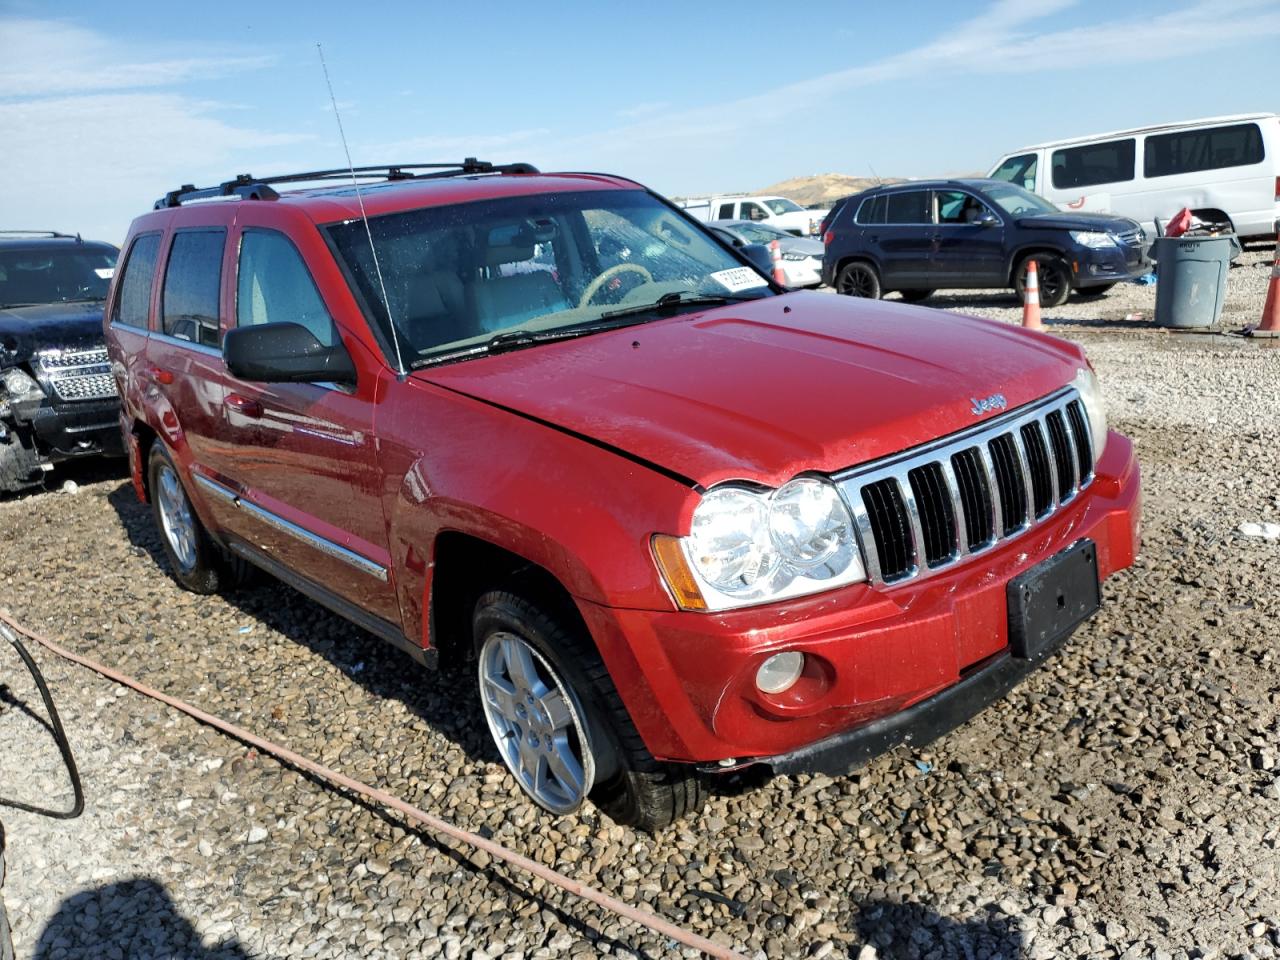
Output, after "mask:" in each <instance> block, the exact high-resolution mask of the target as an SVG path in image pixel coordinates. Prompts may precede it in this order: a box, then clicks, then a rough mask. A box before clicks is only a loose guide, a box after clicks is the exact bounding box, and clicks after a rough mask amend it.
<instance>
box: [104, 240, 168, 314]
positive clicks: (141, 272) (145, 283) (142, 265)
mask: <svg viewBox="0 0 1280 960" xmlns="http://www.w3.org/2000/svg"><path fill="white" fill-rule="evenodd" d="M159 253H160V234H158V233H148V234H146V235H145V236H141V237H138V239H136V240H134V241H133V247H132V248H131V249H130V251H129V259H128V260H127V261H126V262H125V265H124V276H123V277H121V278H120V294H119V296H118V297H117V298H116V309H115V312H114V313H113V314H112V315H111V321H112V322H113V323H122V324H124V325H125V326H129V327H140V328H142V329H144V330H145V329H146V328H147V315H148V313H149V312H150V310H151V281H152V280H153V279H155V275H156V257H157V255H158V254H159Z"/></svg>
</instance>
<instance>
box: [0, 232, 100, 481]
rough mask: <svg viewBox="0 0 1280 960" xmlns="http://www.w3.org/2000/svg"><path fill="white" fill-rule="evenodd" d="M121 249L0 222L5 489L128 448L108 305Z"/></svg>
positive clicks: (0, 430) (0, 454)
mask: <svg viewBox="0 0 1280 960" xmlns="http://www.w3.org/2000/svg"><path fill="white" fill-rule="evenodd" d="M119 252H120V251H119V250H117V249H116V248H115V247H113V246H112V245H111V244H109V243H91V242H88V241H85V240H82V239H81V238H80V237H79V236H74V237H72V236H68V235H66V234H60V233H52V232H34V231H3V230H0V494H3V493H13V492H16V491H18V490H22V489H24V488H26V487H31V486H37V485H39V484H40V482H41V480H42V478H43V475H44V471H45V470H47V469H48V468H49V467H50V466H51V465H52V464H54V463H56V462H58V461H60V460H67V459H69V458H72V457H82V456H93V455H101V454H106V455H108V456H123V455H124V447H123V442H122V440H121V437H120V424H119V402H118V401H117V399H116V387H115V380H114V379H113V378H112V376H111V368H110V366H109V365H108V363H107V349H106V343H105V341H104V339H103V332H102V311H103V304H104V303H105V301H106V297H107V287H108V286H109V285H110V283H111V277H112V275H113V274H114V272H115V265H116V257H117V256H118V255H119Z"/></svg>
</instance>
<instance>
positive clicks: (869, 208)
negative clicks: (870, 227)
mask: <svg viewBox="0 0 1280 960" xmlns="http://www.w3.org/2000/svg"><path fill="white" fill-rule="evenodd" d="M884 208H885V199H884V194H883V193H882V194H880V196H878V197H870V198H868V199H866V200H863V201H862V205H861V206H860V207H858V216H857V221H858V223H884Z"/></svg>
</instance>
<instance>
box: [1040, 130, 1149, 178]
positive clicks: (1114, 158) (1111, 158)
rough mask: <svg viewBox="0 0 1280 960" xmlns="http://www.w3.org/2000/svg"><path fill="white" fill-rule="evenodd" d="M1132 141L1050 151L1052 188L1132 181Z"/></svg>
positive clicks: (1112, 141)
mask: <svg viewBox="0 0 1280 960" xmlns="http://www.w3.org/2000/svg"><path fill="white" fill-rule="evenodd" d="M1134 153H1135V150H1134V141H1133V140H1132V139H1129V140H1111V141H1108V142H1107V143H1091V144H1089V145H1088V146H1084V147H1068V148H1066V149H1065V150H1055V151H1053V185H1054V186H1055V187H1057V188H1058V189H1059V190H1070V189H1071V188H1073V187H1092V186H1095V185H1096V184H1099V183H1124V182H1126V181H1129V180H1132V179H1133V161H1134Z"/></svg>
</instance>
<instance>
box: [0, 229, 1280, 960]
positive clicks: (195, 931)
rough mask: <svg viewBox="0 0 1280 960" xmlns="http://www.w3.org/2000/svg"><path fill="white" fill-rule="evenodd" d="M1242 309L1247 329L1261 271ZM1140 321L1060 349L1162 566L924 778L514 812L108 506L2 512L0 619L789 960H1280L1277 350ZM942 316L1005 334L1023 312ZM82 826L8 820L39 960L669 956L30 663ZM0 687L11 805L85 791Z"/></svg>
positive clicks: (398, 714) (48, 661)
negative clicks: (1125, 465) (701, 801)
mask: <svg viewBox="0 0 1280 960" xmlns="http://www.w3.org/2000/svg"><path fill="white" fill-rule="evenodd" d="M1242 259H1243V265H1242V266H1240V267H1238V268H1236V269H1235V270H1233V271H1232V275H1231V291H1230V297H1229V301H1228V310H1227V315H1226V317H1225V325H1226V326H1227V327H1228V328H1239V327H1241V326H1244V325H1245V324H1248V323H1253V322H1256V320H1257V317H1258V314H1259V311H1260V309H1261V302H1262V298H1263V296H1264V294H1265V290H1266V285H1267V278H1268V277H1269V273H1270V271H1269V265H1270V263H1269V262H1270V251H1253V252H1250V253H1248V254H1246V255H1245V257H1244V258H1242ZM1154 297H1155V294H1154V288H1150V287H1146V288H1142V287H1122V288H1117V289H1116V290H1115V291H1113V292H1112V293H1111V294H1110V295H1108V296H1106V297H1103V298H1100V299H1094V300H1090V301H1081V302H1078V303H1077V302H1072V303H1070V304H1068V305H1067V306H1066V307H1063V308H1060V309H1055V310H1049V311H1046V314H1047V319H1048V322H1049V325H1050V327H1051V329H1053V330H1054V331H1055V332H1057V333H1060V334H1062V335H1064V336H1067V337H1070V338H1072V339H1078V340H1079V341H1081V342H1083V343H1084V344H1085V345H1086V347H1087V348H1088V350H1089V352H1090V355H1091V357H1092V359H1093V362H1094V364H1095V366H1096V367H1097V368H1098V371H1099V373H1100V375H1101V377H1102V381H1103V383H1104V385H1105V387H1106V390H1107V395H1108V402H1109V406H1110V408H1111V414H1112V421H1113V425H1114V426H1116V427H1117V428H1118V429H1120V430H1122V431H1123V432H1125V433H1127V434H1128V435H1129V436H1131V437H1133V438H1134V440H1135V441H1136V443H1137V445H1138V448H1139V453H1140V456H1141V458H1142V463H1143V468H1144V472H1145V484H1146V494H1145V498H1146V499H1145V502H1146V507H1145V542H1144V548H1143V554H1142V557H1141V558H1140V560H1139V562H1138V563H1137V565H1136V566H1135V568H1134V569H1133V570H1132V571H1129V572H1127V573H1124V574H1121V575H1119V576H1117V577H1115V578H1113V579H1112V580H1111V581H1109V582H1108V584H1107V587H1106V602H1105V605H1104V607H1103V610H1102V611H1101V613H1100V614H1099V615H1098V616H1097V617H1096V618H1095V619H1094V620H1093V621H1091V622H1090V623H1089V624H1087V625H1086V626H1085V627H1084V628H1082V629H1081V630H1080V631H1079V632H1078V633H1077V634H1076V636H1075V638H1074V640H1073V641H1072V643H1071V645H1070V647H1069V648H1068V650H1067V651H1065V652H1064V654H1062V655H1060V656H1058V657H1057V658H1055V659H1054V660H1052V661H1051V662H1050V663H1049V664H1048V665H1047V667H1046V668H1045V669H1044V670H1042V671H1041V672H1040V673H1038V674H1037V675H1036V676H1034V677H1033V678H1031V679H1030V680H1029V681H1028V682H1026V683H1025V684H1023V685H1022V686H1021V687H1019V688H1018V689H1016V690H1015V691H1014V692H1013V693H1012V694H1011V695H1010V696H1009V697H1008V698H1007V699H1006V700H1004V701H1002V702H1001V703H999V704H997V705H995V706H994V707H993V708H992V709H989V710H987V711H986V712H985V713H983V714H982V715H981V716H979V717H978V718H976V719H975V720H974V721H973V722H971V723H969V724H968V725H967V726H965V727H963V728H962V729H961V730H959V731H957V732H955V733H953V734H952V735H950V736H948V737H946V738H944V739H943V740H941V741H939V742H938V743H936V744H934V745H933V746H932V747H931V748H929V749H928V750H927V751H905V750H899V751H897V752H895V753H892V754H890V755H888V756H885V757H882V758H880V759H878V760H876V761H874V762H873V763H871V764H870V765H869V766H867V767H865V768H864V769H862V770H861V771H859V772H857V773H855V774H853V775H851V776H848V777H844V778H838V779H830V778H827V777H794V778H790V777H778V778H774V779H772V780H769V781H767V782H753V783H747V784H742V785H740V786H738V787H736V788H728V789H725V790H723V791H722V792H721V793H719V794H718V795H716V796H715V797H713V799H712V800H711V802H710V803H709V804H708V806H707V808H706V810H705V811H704V812H703V813H702V814H700V815H699V816H697V817H695V818H692V819H690V820H688V821H686V822H684V823H682V824H679V825H677V826H676V827H674V828H672V829H670V830H668V831H666V832H664V833H663V834H661V835H659V836H657V837H649V836H645V835H641V834H636V833H634V832H633V831H631V830H628V829H624V828H620V827H617V826H614V825H612V824H611V823H610V822H608V821H607V820H605V819H604V818H602V817H599V816H598V815H596V814H595V813H594V812H593V811H588V812H586V813H584V814H583V815H581V816H580V817H576V818H563V819H557V818H554V817H551V816H549V815H547V814H545V813H543V812H541V811H539V810H538V809H536V808H534V807H532V806H531V805H530V804H527V803H524V802H522V801H521V800H520V799H519V797H518V795H517V793H516V791H515V787H514V785H513V783H512V782H511V780H510V779H509V778H508V777H507V776H506V775H505V773H504V772H503V770H502V768H501V767H500V766H499V765H498V763H497V762H496V757H495V755H494V753H493V752H492V751H491V750H490V749H489V747H488V746H487V745H486V742H485V740H486V737H485V735H484V734H483V723H482V721H481V720H480V718H479V715H478V712H477V711H476V710H474V709H472V708H471V707H470V706H469V705H467V704H468V701H466V699H465V698H458V697H456V696H455V695H454V690H455V689H456V688H458V687H461V686H462V685H463V684H466V683H469V678H466V677H460V676H455V675H450V674H446V675H442V676H433V675H431V674H427V673H424V672H420V671H418V670H415V669H411V668H409V665H408V661H406V660H405V659H404V658H403V657H402V656H401V655H400V654H398V653H396V652H395V651H393V650H391V649H389V648H386V647H383V646H381V645H380V644H379V643H378V642H377V641H375V640H372V639H370V638H368V637H366V636H364V635H362V634H361V633H360V632H359V631H357V630H355V629H354V628H352V627H350V626H348V625H347V624H346V623H345V622H343V621H341V620H339V619H338V618H336V617H334V616H332V615H330V614H328V613H327V612H325V611H324V610H322V609H321V608H320V607H318V606H316V605H314V604H312V603H310V602H309V601H307V600H305V599H304V598H302V597H301V596H300V595H298V594H296V593H294V592H293V591H291V590H289V589H288V588H286V587H283V586H281V585H278V584H273V583H271V582H262V583H259V584H258V585H256V586H253V587H251V588H248V589H246V590H244V591H242V592H240V593H237V594H236V595H234V596H230V597H196V596H193V595H191V594H188V593H184V592H183V591H182V590H180V589H178V588H177V587H176V585H174V584H173V582H172V581H171V580H169V579H168V577H167V576H165V575H163V574H162V573H161V571H160V570H158V569H157V564H158V563H160V562H162V561H161V560H160V557H159V543H158V540H157V539H156V536H155V534H154V533H153V530H152V525H151V520H150V516H149V513H148V512H147V510H146V508H144V507H142V506H140V505H139V504H137V503H136V501H135V500H134V498H133V494H132V491H131V489H130V487H129V485H128V484H127V483H126V482H125V481H123V480H122V479H121V478H120V477H119V476H118V475H116V474H112V473H111V472H110V471H107V470H102V469H98V470H96V471H95V470H93V469H80V470H78V471H76V472H74V473H61V474H58V475H56V476H55V481H61V480H62V479H63V478H65V477H67V476H70V477H71V478H72V479H73V480H74V481H76V482H78V483H79V484H80V486H79V490H78V492H77V493H75V494H70V493H59V492H50V493H43V494H38V495H33V496H27V497H22V498H18V499H10V500H6V501H0V605H4V606H7V607H8V608H9V609H11V610H12V612H13V613H14V614H15V615H16V616H17V617H18V618H20V619H21V620H23V621H24V622H25V623H27V624H28V625H30V626H31V627H33V628H35V629H38V630H43V631H47V632H49V633H51V634H53V635H55V636H57V637H61V638H64V639H65V640H66V641H67V642H68V643H69V644H70V645H72V646H73V647H75V648H77V649H80V650H82V651H85V652H87V653H90V654H91V655H93V656H97V657H99V658H101V659H103V660H104V661H106V662H108V663H111V664H114V665H118V666H120V667H121V668H123V669H124V670H126V671H128V672H131V673H133V674H134V675H136V676H139V677H140V678H142V679H144V680H145V681H147V682H148V683H151V684H153V685H155V686H158V687H161V688H163V689H165V690H166V691H168V692H170V693H173V694H175V695H177V696H180V697H184V698H187V699H189V700H191V701H192V702H194V703H196V704H198V705H202V706H205V707H206V708H208V709H210V710H212V711H214V712H216V713H219V714H222V715H223V716H225V717H227V718H228V719H230V720H232V721H234V722H236V723H240V724H242V725H245V726H247V727H250V728H252V729H254V730H256V731H258V732H260V733H262V734H264V735H265V736H268V737H270V738H272V739H274V740H276V741H277V742H280V743H283V744H285V745H288V746H291V747H293V748H295V749H298V750H300V751H301V752H303V753H306V754H308V755H310V756H313V757H315V758H317V759H318V760H320V761H321V762H324V763H327V764H329V765H332V766H335V767H337V768H339V769H341V770H344V771H346V772H348V773H351V774H353V775H354V776H356V777H359V778H361V779H364V780H366V781H367V782H371V783H373V784H375V785H377V786H380V787H383V788H384V789H387V790H390V791H392V792H394V793H396V794H398V795H400V796H403V797H405V798H406V799H407V800H409V801H410V802H413V803H416V804H418V805H420V806H422V807H424V808H426V809H428V810H433V811H437V812H439V813H441V814H443V815H444V816H447V817H449V818H451V819H452V820H453V821H455V822H457V823H458V824H460V825H462V826H466V827H469V828H471V829H474V830H479V831H481V832H485V833H488V834H491V835H493V836H495V837H496V838H498V839H499V840H500V841H502V842H504V843H506V844H508V845H509V846H511V847H513V848H515V849H517V850H519V851H521V852H524V853H526V854H528V855H530V856H532V857H534V858H535V859H538V860H540V861H542V862H545V863H548V864H553V865H554V866H556V867H557V868H558V869H560V870H562V871H564V872H566V873H568V874H570V875H571V876H575V877H579V878H581V879H584V880H587V881H588V882H592V883H594V884H597V885H599V886H600V887H602V888H603V889H605V890H607V891H609V892H611V893H613V894H615V895H617V896H620V897H622V898H624V899H628V900H638V901H642V902H644V903H646V904H648V905H649V906H650V907H652V908H653V909H654V910H656V911H658V912H660V913H661V914H663V915H664V916H667V917H669V918H672V919H675V920H678V921H680V922H683V923H685V924H687V925H688V926H689V927H691V928H692V929H694V930H697V931H698V932H700V933H703V934H705V935H708V936H711V937H713V938H715V939H717V940H719V941H721V942H724V943H726V944H732V945H735V946H737V947H738V948H740V949H742V950H744V951H745V952H746V953H748V954H749V955H757V956H768V957H793V956H795V957H825V956H831V957H857V958H860V960H866V958H871V957H876V956H879V957H947V958H950V957H956V958H966V960H972V958H994V957H1003V958H1006V960H1013V958H1017V957H1032V958H1048V957H1056V956H1081V957H1083V956H1089V957H1108V956H1113V957H1115V956H1119V957H1126V958H1127V957H1170V958H1172V957H1211V956H1222V957H1231V956H1248V957H1274V956H1280V676H1278V668H1277V656H1278V653H1277V650H1276V640H1275V638H1276V634H1277V631H1276V629H1275V626H1274V625H1275V622H1276V618H1277V616H1278V615H1280V602H1278V600H1277V594H1276V581H1275V577H1274V573H1273V572H1274V570H1275V569H1276V567H1277V565H1278V564H1280V543H1277V542H1274V541H1265V540H1260V539H1249V538H1246V537H1244V536H1242V535H1241V534H1240V533H1239V532H1238V531H1237V529H1236V528H1237V527H1238V525H1239V524H1240V523H1242V522H1246V521H1269V522H1276V521H1280V492H1278V491H1277V487H1276V481H1277V477H1280V454H1278V452H1277V451H1280V350H1278V349H1271V348H1270V346H1269V345H1268V344H1266V343H1259V342H1255V341H1249V340H1245V339H1243V338H1240V337H1233V336H1211V335H1195V334H1183V335H1174V334H1170V333H1167V332H1164V331H1159V330H1153V329H1151V328H1149V327H1148V326H1146V325H1145V323H1143V322H1142V321H1134V320H1130V321H1126V320H1125V319H1124V317H1126V316H1127V315H1130V314H1134V313H1141V314H1143V315H1144V316H1146V317H1149V316H1150V315H1151V310H1152V307H1153V305H1154ZM931 305H933V306H938V307H944V308H949V309H956V310H964V311H969V312H979V313H984V314H987V315H991V316H997V317H1001V318H1003V319H1006V320H1013V319H1015V318H1016V316H1017V310H1016V305H1014V304H1013V303H1012V302H1011V300H1010V299H1009V298H1008V297H1007V296H1003V297H1000V296H987V295H978V294H967V293H966V294H957V295H955V296H939V297H937V298H936V299H935V300H934V301H932V304H931ZM36 655H37V658H38V659H39V660H40V661H41V663H42V664H43V665H44V669H45V672H46V675H47V676H48V679H49V682H50V684H51V686H52V688H53V690H54V692H55V696H56V698H57V701H58V704H59V707H60V709H61V710H62V715H63V719H64V722H65V723H66V726H67V728H68V731H69V734H70V736H71V738H72V741H73V744H74V745H75V748H76V753H77V759H78V760H79V762H80V765H81V770H82V773H83V776H84V781H85V784H86V789H87V792H88V806H87V809H86V812H85V814H84V816H83V817H81V818H80V819H79V820H75V821H70V822H62V821H53V820H48V819H43V818H40V817H36V816H33V815H28V814H24V813H21V812H18V811H14V810H10V809H6V808H0V817H2V818H3V821H4V827H5V830H6V834H7V843H8V849H7V852H6V860H7V866H8V876H7V878H6V880H5V885H4V887H3V894H4V898H5V901H6V902H7V904H8V908H9V912H10V917H11V922H12V923H13V927H14V941H15V947H16V950H17V955H18V957H20V958H33V957H38V958H50V960H53V958H59V957H107V958H111V957H117V958H124V957H130V958H132V957H200V958H206V957H217V958H240V957H255V958H256V957H282V956H287V957H347V956H362V957H363V956H368V957H397V958H399V957H424V958H425V957H437V956H445V957H449V958H454V957H475V958H482V957H487V958H497V957H506V958H512V960H514V958H529V960H532V958H540V957H595V956H599V955H603V954H607V955H619V956H628V957H645V958H658V957H666V956H673V955H680V954H679V952H678V951H677V950H675V948H674V945H672V944H670V943H667V942H664V941H662V940H660V939H658V938H656V937H654V936H652V935H650V934H647V933H645V932H643V931H640V930H638V929H637V928H635V927H631V926H629V925H624V924H622V923H621V922H619V921H617V920H614V919H612V918H610V917H608V916H605V915H603V914H601V913H600V912H598V911H597V910H596V909H594V908H593V907H591V906H589V905H587V904H584V903H581V902H578V901H576V900H574V899H573V898H570V897H567V896H564V895H562V894H560V893H559V892H557V891H555V890H553V889H552V890H549V889H547V888H545V887H544V885H543V884H542V883H541V882H530V881H529V880H528V879H527V878H526V877H524V876H522V875H519V874H517V873H515V872H513V871H511V870H509V869H508V868H506V867H505V866H503V865H501V864H491V863H489V862H488V859H487V857H485V856H484V855H475V854H471V853H469V852H467V851H455V850H452V849H450V848H448V847H446V846H442V845H440V844H439V843H437V842H435V841H434V840H433V839H432V838H431V837H430V836H427V835H424V834H420V833H418V832H416V831H413V830H407V829H405V827H404V826H403V825H401V824H400V823H399V822H398V821H397V820H395V819H394V818H388V817H384V816H382V815H380V814H379V812H378V811H376V810H370V809H368V808H366V807H363V806H361V805H360V804H358V803H355V802H353V801H352V800H351V799H350V798H348V797H346V796H344V795H342V794H340V793H338V792H335V791H333V790H330V789H327V788H325V787H323V786H321V785H319V784H317V783H314V782H312V781H310V780H308V779H307V778H304V777H302V776H300V775H298V774H296V773H294V772H293V771H291V770H289V769H287V768H284V767H282V766H281V765H279V764H277V763H276V762H274V761H272V760H270V759H268V758H263V757H259V756H257V755H255V754H254V753H253V752H252V751H247V750H246V749H245V748H244V747H243V746H242V745H240V744H238V743H236V742H234V741H231V740H228V739H226V738H224V737H221V736H219V735H216V734H214V733H213V732H212V731H210V730H207V729H205V728H203V727H201V726H200V725H198V724H196V723H195V722H193V721H190V720H188V719H186V718H183V717H180V716H178V715H176V714H174V713H173V712H171V711H169V710H167V709H165V708H163V707H161V706H160V705H159V704H155V703H152V702H150V701H147V700H144V699H142V698H140V697H138V696H136V695H134V694H132V693H127V692H124V691H122V690H120V689H119V688H116V687H114V686H113V685H112V684H110V683H108V682H106V681H104V680H101V679H99V678H97V677H95V676H94V675H91V674H89V673H87V672H86V671H84V670H81V669H78V668H75V667H72V666H70V665H67V664H64V663H61V662H59V661H56V660H54V659H53V658H52V657H51V656H50V655H47V654H44V653H42V652H39V651H37V654H36ZM38 705H39V700H38V698H37V696H36V692H35V690H34V687H33V686H32V685H31V684H30V682H29V681H28V680H27V678H26V676H25V671H23V669H22V667H21V664H20V663H19V661H18V660H17V658H16V656H13V655H12V654H11V653H10V651H9V650H7V649H4V650H0V744H3V745H4V746H3V749H0V793H3V794H5V795H8V796H15V795H17V796H25V797H31V798H36V799H37V800H38V801H40V802H44V803H48V804H50V805H54V804H58V803H65V802H66V801H67V799H68V798H69V795H70V794H69V789H68V787H67V785H66V780H65V775H64V774H63V773H62V772H61V769H60V766H59V761H58V757H57V753H56V750H55V748H54V746H53V743H52V740H51V738H50V737H49V735H48V732H47V731H46V730H45V729H44V728H43V725H42V721H41V720H39V719H38V714H39V706H38Z"/></svg>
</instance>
